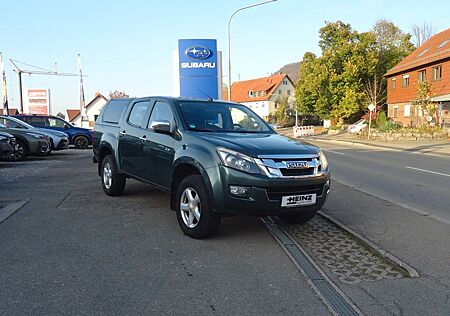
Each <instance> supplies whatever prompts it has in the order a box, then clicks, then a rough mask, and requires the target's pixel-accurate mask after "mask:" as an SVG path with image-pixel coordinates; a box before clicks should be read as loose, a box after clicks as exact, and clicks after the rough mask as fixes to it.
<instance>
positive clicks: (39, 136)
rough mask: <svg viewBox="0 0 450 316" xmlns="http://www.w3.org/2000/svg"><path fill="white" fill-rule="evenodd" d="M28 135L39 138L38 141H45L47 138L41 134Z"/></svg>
mask: <svg viewBox="0 0 450 316" xmlns="http://www.w3.org/2000/svg"><path fill="white" fill-rule="evenodd" d="M27 135H30V136H33V137H34V138H37V139H45V136H44V135H41V134H36V133H27Z"/></svg>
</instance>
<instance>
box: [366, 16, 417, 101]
mask: <svg viewBox="0 0 450 316" xmlns="http://www.w3.org/2000/svg"><path fill="white" fill-rule="evenodd" d="M371 33H373V34H374V36H375V46H373V47H372V48H373V49H374V51H373V52H372V53H374V54H375V55H376V56H375V58H376V63H375V65H374V68H373V69H372V70H371V73H370V75H369V77H368V78H366V79H365V81H364V82H363V89H364V93H365V97H366V102H367V103H368V104H369V103H372V104H374V105H381V104H384V102H385V101H386V97H387V93H386V91H387V89H386V88H387V82H386V78H384V74H385V73H386V72H387V71H388V70H389V69H391V68H392V67H394V66H395V65H397V64H398V63H399V62H400V61H401V60H402V59H403V58H405V57H406V56H408V55H409V54H410V53H411V52H412V51H413V50H414V45H413V44H412V43H411V35H410V34H408V33H404V32H402V31H401V30H400V29H399V28H398V27H397V26H395V25H394V24H393V23H392V22H390V21H387V20H383V19H380V20H378V21H377V22H376V23H375V25H374V26H373V28H372V31H371Z"/></svg>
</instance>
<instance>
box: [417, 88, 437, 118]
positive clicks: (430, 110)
mask: <svg viewBox="0 0 450 316" xmlns="http://www.w3.org/2000/svg"><path fill="white" fill-rule="evenodd" d="M432 89H433V86H432V84H431V83H429V82H428V81H422V82H418V83H417V98H416V100H414V101H413V102H412V103H413V104H414V105H416V112H417V113H416V123H419V124H421V125H423V124H424V123H425V124H427V126H429V125H430V122H428V121H427V120H425V122H424V121H423V119H424V118H426V116H431V117H435V116H436V112H437V111H436V105H435V104H434V102H432V101H431V100H430V97H431V91H432ZM418 113H422V114H423V115H417V114H418ZM436 121H437V118H436Z"/></svg>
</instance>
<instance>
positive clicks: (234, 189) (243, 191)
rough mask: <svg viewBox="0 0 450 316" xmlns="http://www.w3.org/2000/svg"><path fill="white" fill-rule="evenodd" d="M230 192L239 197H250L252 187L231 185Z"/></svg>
mask: <svg viewBox="0 0 450 316" xmlns="http://www.w3.org/2000/svg"><path fill="white" fill-rule="evenodd" d="M230 194H231V195H233V196H237V197H245V198H248V197H249V196H250V187H241V186H237V185H230Z"/></svg>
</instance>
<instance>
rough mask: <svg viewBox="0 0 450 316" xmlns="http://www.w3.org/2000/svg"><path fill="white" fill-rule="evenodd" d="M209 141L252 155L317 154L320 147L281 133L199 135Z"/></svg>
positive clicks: (207, 133) (204, 133)
mask: <svg viewBox="0 0 450 316" xmlns="http://www.w3.org/2000/svg"><path fill="white" fill-rule="evenodd" d="M198 136H199V137H200V138H202V139H204V140H205V141H207V142H209V143H213V144H215V145H216V146H221V147H225V148H228V149H231V150H235V151H238V152H240V153H243V154H246V155H248V156H250V157H257V156H258V155H302V154H316V153H318V152H319V148H318V147H316V146H314V145H311V144H308V143H305V142H301V141H299V140H294V139H291V138H288V137H285V136H281V135H279V134H251V133H248V134H247V133H209V132H202V133H201V134H200V135H198Z"/></svg>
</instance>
